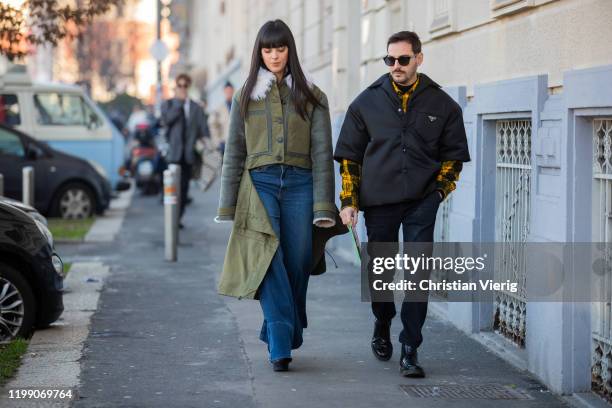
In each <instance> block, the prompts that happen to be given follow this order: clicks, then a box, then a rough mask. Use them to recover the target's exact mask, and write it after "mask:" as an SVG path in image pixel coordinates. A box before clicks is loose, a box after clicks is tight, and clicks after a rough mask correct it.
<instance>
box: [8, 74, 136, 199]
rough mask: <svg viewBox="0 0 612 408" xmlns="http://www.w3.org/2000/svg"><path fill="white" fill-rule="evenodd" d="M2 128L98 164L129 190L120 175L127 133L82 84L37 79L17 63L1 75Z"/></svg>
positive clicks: (115, 184) (121, 187)
mask: <svg viewBox="0 0 612 408" xmlns="http://www.w3.org/2000/svg"><path fill="white" fill-rule="evenodd" d="M0 124H4V125H7V126H11V127H14V128H16V129H18V130H20V131H22V132H25V133H27V134H29V135H32V137H34V138H35V139H36V140H41V141H46V142H48V143H49V145H51V146H52V147H53V148H55V149H58V150H61V151H64V152H66V153H69V154H73V155H75V156H77V157H80V158H83V159H86V160H91V161H95V162H96V163H97V165H98V166H100V167H102V168H104V169H105V171H106V173H107V174H108V178H109V180H110V182H111V185H112V186H113V187H114V188H115V189H117V190H119V191H121V190H126V189H128V188H129V185H127V184H126V183H125V181H123V180H122V178H121V177H120V176H119V173H118V171H119V168H120V167H121V165H122V164H123V161H124V158H125V152H124V143H125V142H124V138H123V135H122V134H121V132H120V131H119V130H118V129H117V128H116V127H115V125H114V124H113V122H112V121H111V120H110V118H108V117H107V116H106V114H105V113H104V112H103V111H102V109H100V107H99V106H98V105H97V104H96V103H95V102H94V101H93V100H91V98H89V96H87V94H86V93H85V92H84V91H83V89H82V88H81V87H79V86H76V85H68V84H61V83H42V82H36V81H32V79H31V78H30V76H29V75H28V74H27V72H26V71H25V68H24V66H21V65H14V66H12V67H11V68H9V70H8V72H7V73H5V74H3V75H1V76H0Z"/></svg>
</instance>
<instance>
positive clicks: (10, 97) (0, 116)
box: [0, 94, 21, 126]
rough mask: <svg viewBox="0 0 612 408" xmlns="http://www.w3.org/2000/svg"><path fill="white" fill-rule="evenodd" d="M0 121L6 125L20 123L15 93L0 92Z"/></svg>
mask: <svg viewBox="0 0 612 408" xmlns="http://www.w3.org/2000/svg"><path fill="white" fill-rule="evenodd" d="M0 123H2V124H3V125H6V126H17V125H21V115H20V113H19V101H18V100H17V95H15V94H0Z"/></svg>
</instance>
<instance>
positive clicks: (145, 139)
mask: <svg viewBox="0 0 612 408" xmlns="http://www.w3.org/2000/svg"><path fill="white" fill-rule="evenodd" d="M132 142H133V144H134V146H133V147H132V149H131V151H130V157H129V159H128V165H127V166H126V168H128V169H129V171H130V173H131V174H132V177H133V178H134V181H135V182H136V187H138V188H139V189H141V191H142V193H143V194H145V195H156V194H159V192H160V191H161V187H162V169H161V167H162V163H161V162H162V157H161V153H160V151H159V149H158V148H157V144H156V142H155V135H154V134H153V132H152V131H151V128H150V127H149V125H146V124H141V125H138V126H137V127H136V129H135V130H134V134H133V137H132Z"/></svg>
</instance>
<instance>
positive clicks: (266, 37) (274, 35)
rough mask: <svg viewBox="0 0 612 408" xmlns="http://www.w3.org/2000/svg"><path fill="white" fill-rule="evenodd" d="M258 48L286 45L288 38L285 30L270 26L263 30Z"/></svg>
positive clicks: (287, 44)
mask: <svg viewBox="0 0 612 408" xmlns="http://www.w3.org/2000/svg"><path fill="white" fill-rule="evenodd" d="M259 45H260V48H278V47H288V46H289V38H288V37H287V32H286V31H285V30H283V29H282V27H274V26H271V27H269V28H268V30H266V31H264V32H263V33H262V36H261V42H260V43H259Z"/></svg>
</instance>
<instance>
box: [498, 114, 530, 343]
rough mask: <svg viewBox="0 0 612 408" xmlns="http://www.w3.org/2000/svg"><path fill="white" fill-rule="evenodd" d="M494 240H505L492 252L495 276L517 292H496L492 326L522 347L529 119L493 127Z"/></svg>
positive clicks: (527, 230) (528, 205) (504, 121)
mask: <svg viewBox="0 0 612 408" xmlns="http://www.w3.org/2000/svg"><path fill="white" fill-rule="evenodd" d="M496 146H497V160H496V180H495V240H496V242H502V243H504V245H503V246H501V247H500V249H499V251H498V252H497V253H496V255H495V279H496V280H498V281H505V280H506V279H509V280H510V281H511V282H518V286H519V290H518V292H516V293H512V292H507V291H498V292H497V293H496V295H495V307H494V322H493V328H494V330H495V331H496V332H498V333H500V334H501V335H503V336H505V337H507V338H509V339H510V340H512V341H514V342H515V343H517V344H518V345H519V346H521V347H524V346H525V334H526V333H525V319H526V313H527V303H526V297H525V295H526V290H525V283H526V276H525V270H526V268H525V266H526V265H525V262H526V259H525V243H526V241H527V235H528V234H529V221H530V196H531V121H530V120H500V121H497V126H496Z"/></svg>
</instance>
